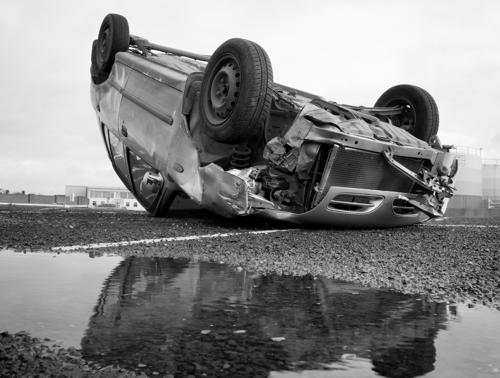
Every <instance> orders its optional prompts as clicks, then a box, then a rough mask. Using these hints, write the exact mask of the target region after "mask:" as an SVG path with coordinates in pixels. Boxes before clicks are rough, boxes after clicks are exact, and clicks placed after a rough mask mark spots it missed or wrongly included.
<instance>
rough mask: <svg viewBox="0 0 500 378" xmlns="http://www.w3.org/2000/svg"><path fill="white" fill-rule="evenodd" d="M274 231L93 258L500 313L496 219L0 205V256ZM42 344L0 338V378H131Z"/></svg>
mask: <svg viewBox="0 0 500 378" xmlns="http://www.w3.org/2000/svg"><path fill="white" fill-rule="evenodd" d="M271 228H272V229H282V231H280V232H276V233H272V234H259V235H255V234H243V235H237V236H229V237H225V238H213V239H203V240H190V241H186V240H185V241H173V242H168V243H157V244H149V245H135V246H127V247H120V248H108V249H101V250H99V253H103V252H112V253H118V254H120V255H123V256H130V255H136V256H164V257H183V258H185V257H187V258H190V259H192V260H206V261H216V262H224V263H228V264H231V265H233V266H235V267H241V268H244V269H248V270H251V271H256V272H259V273H264V274H265V273H271V272H274V273H278V274H293V275H305V274H312V275H314V276H320V275H321V276H326V277H329V278H336V279H341V280H346V281H353V282H356V283H361V284H363V285H366V286H369V287H377V288H391V289H395V290H397V291H400V292H404V293H413V294H420V295H423V296H425V297H428V298H431V299H434V300H437V301H446V302H457V301H459V302H472V303H479V304H484V305H486V306H488V307H494V308H497V309H499V310H500V217H496V218H488V219H480V218H474V219H465V218H455V219H445V220H443V221H440V222H433V223H428V224H426V225H420V226H410V227H403V228H393V229H369V230H349V229H346V230H338V229H337V230H335V229H317V228H304V227H302V228H301V227H298V228H297V227H296V226H293V225H290V224H282V223H275V222H270V221H267V220H264V219H260V218H254V217H248V218H237V219H223V218H219V217H216V216H214V215H213V214H210V213H208V212H204V211H192V212H188V213H187V212H182V211H177V212H174V213H172V214H171V216H170V217H169V218H152V217H150V216H148V215H147V214H145V213H132V212H117V211H95V210H88V209H82V210H75V209H71V210H70V209H53V208H22V207H11V206H4V207H0V253H1V248H9V249H14V250H18V251H28V250H29V251H33V250H40V251H50V248H52V247H56V246H68V245H78V244H88V243H99V242H112V241H123V240H139V239H149V238H162V237H176V236H186V235H202V234H213V233H227V232H242V233H244V232H245V231H253V230H266V229H271ZM290 228H293V230H288V229H290ZM52 253H53V252H52ZM0 331H1V330H0ZM46 344H47V343H46V342H45V343H44V342H42V341H40V340H37V339H31V338H30V337H29V336H28V335H26V334H16V335H10V334H7V333H2V334H0V376H2V377H3V376H7V377H8V376H16V374H14V373H9V372H19V371H25V372H27V373H26V374H21V375H22V376H44V375H43V374H45V373H44V372H46V371H47V372H49V373H48V375H45V376H51V374H50V372H54V371H58V370H57V369H70V370H68V371H70V374H68V375H67V376H76V377H81V376H82V377H85V376H96V374H101V375H98V376H102V377H117V376H123V377H129V376H130V377H133V376H136V375H134V374H136V373H134V372H127V371H124V370H120V369H118V368H113V367H105V368H101V367H95V366H90V365H87V364H86V363H85V361H83V360H82V359H81V357H80V356H79V355H78V353H77V351H74V350H65V349H63V348H60V347H52V348H49V347H47V346H46ZM9 369H11V370H9ZM22 369H26V370H22ZM37 369H38V370H37ZM71 369H73V370H71ZM34 372H35V373H34ZM40 372H42V373H43V374H40ZM9 374H10V375H9Z"/></svg>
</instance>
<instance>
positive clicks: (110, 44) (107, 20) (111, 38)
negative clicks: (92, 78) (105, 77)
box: [95, 13, 130, 74]
mask: <svg viewBox="0 0 500 378" xmlns="http://www.w3.org/2000/svg"><path fill="white" fill-rule="evenodd" d="M129 41H130V34H129V29H128V22H127V19H126V18H125V17H123V16H120V15H119V14H112V13H110V14H108V15H107V16H106V17H104V20H102V24H101V28H100V29H99V37H98V38H97V44H96V49H95V63H96V64H95V65H96V69H97V70H99V71H102V72H105V73H108V74H109V73H110V72H111V68H112V67H113V63H114V62H115V54H116V53H117V52H120V51H127V50H128V46H129Z"/></svg>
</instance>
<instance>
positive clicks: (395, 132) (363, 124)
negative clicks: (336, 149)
mask: <svg viewBox="0 0 500 378" xmlns="http://www.w3.org/2000/svg"><path fill="white" fill-rule="evenodd" d="M298 118H299V120H300V119H301V118H304V119H306V120H308V121H310V122H312V123H314V124H315V125H316V126H318V127H322V126H333V127H336V128H338V129H339V130H340V131H342V132H343V133H346V134H349V135H357V136H362V137H367V138H371V139H376V140H383V141H391V142H394V143H396V144H399V145H402V146H412V147H418V148H427V147H429V145H428V144H427V143H426V142H424V141H422V140H420V139H418V138H416V137H414V136H413V135H411V134H410V133H409V132H407V131H406V130H403V129H401V128H399V127H397V126H393V125H390V124H388V123H385V122H380V121H373V122H367V121H365V120H363V119H360V118H352V119H346V118H345V117H343V116H341V115H335V114H332V113H331V112H329V111H327V110H324V109H322V108H319V107H317V106H314V105H308V106H306V107H304V109H303V110H302V112H301V113H300V115H299V117H298ZM299 122H300V121H299Z"/></svg>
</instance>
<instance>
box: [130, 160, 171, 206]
mask: <svg viewBox="0 0 500 378" xmlns="http://www.w3.org/2000/svg"><path fill="white" fill-rule="evenodd" d="M128 157H129V165H130V175H131V177H132V185H133V187H134V191H135V193H136V194H137V197H138V199H140V200H141V202H142V203H143V204H144V207H145V208H149V207H151V206H152V205H153V203H154V202H155V200H156V198H157V197H158V196H159V194H160V193H161V185H162V181H163V180H162V178H161V176H160V175H159V174H158V173H156V170H155V169H154V168H153V167H152V166H151V165H149V164H148V163H146V161H144V159H142V158H141V157H140V156H138V155H136V154H135V153H134V152H132V151H130V150H128ZM134 206H136V205H134Z"/></svg>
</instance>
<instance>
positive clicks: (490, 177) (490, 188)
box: [483, 159, 500, 203]
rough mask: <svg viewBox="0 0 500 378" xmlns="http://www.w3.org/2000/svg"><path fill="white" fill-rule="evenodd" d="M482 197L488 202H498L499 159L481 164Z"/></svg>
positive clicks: (499, 190)
mask: <svg viewBox="0 0 500 378" xmlns="http://www.w3.org/2000/svg"><path fill="white" fill-rule="evenodd" d="M483 196H484V198H485V199H486V200H489V201H490V202H491V201H493V202H495V203H496V202H499V201H500V159H497V160H493V159H492V160H485V161H484V162H483Z"/></svg>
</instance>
